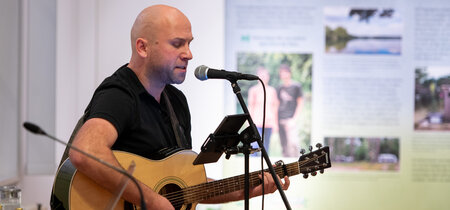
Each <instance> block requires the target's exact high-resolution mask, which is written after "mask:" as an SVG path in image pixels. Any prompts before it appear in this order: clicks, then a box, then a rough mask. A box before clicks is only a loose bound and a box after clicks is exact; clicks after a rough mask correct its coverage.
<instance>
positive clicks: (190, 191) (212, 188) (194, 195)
mask: <svg viewBox="0 0 450 210" xmlns="http://www.w3.org/2000/svg"><path fill="white" fill-rule="evenodd" d="M284 167H286V170H284V169H283V166H275V167H274V170H275V172H276V174H277V175H278V176H279V177H284V176H294V175H297V174H299V173H300V168H299V163H298V162H294V163H290V164H287V165H284ZM264 171H265V172H268V171H269V170H268V169H266V170H264ZM285 171H286V172H287V174H286V173H285ZM260 174H261V171H255V172H252V173H250V174H249V176H250V187H256V186H258V185H260V184H261V179H260V178H259V175H260ZM244 180H245V175H239V176H234V177H230V178H226V179H222V180H216V181H212V182H206V183H203V184H199V185H196V186H192V187H187V188H184V189H182V190H180V191H177V192H173V193H168V194H166V195H163V196H164V197H166V198H167V199H169V200H170V201H171V203H172V204H174V206H175V205H176V204H181V203H182V204H189V203H196V202H199V201H202V200H206V199H209V198H212V197H216V196H220V195H225V194H227V193H230V192H234V191H238V190H242V189H244V186H245V185H244Z"/></svg>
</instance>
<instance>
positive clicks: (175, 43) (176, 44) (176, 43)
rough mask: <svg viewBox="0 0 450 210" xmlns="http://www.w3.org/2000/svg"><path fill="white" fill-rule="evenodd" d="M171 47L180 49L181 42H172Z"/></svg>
mask: <svg viewBox="0 0 450 210" xmlns="http://www.w3.org/2000/svg"><path fill="white" fill-rule="evenodd" d="M172 45H173V46H174V47H175V48H180V47H181V46H182V45H183V44H182V43H181V42H173V43H172Z"/></svg>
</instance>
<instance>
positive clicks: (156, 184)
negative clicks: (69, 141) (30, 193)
mask: <svg viewBox="0 0 450 210" xmlns="http://www.w3.org/2000/svg"><path fill="white" fill-rule="evenodd" d="M114 155H115V156H116V158H117V160H118V161H119V163H120V164H121V165H122V167H124V168H128V166H129V165H130V163H131V161H134V162H135V164H136V168H135V170H134V173H133V176H134V177H135V178H136V179H137V180H139V181H140V182H142V183H144V184H145V185H147V186H149V187H150V188H151V189H153V190H154V191H155V192H158V193H160V194H165V193H168V192H173V191H177V190H180V189H183V188H186V187H189V186H193V185H197V184H201V183H204V182H206V181H207V178H206V173H205V168H204V166H203V165H193V164H192V162H193V161H194V159H195V158H196V157H197V154H196V153H195V152H193V151H190V150H182V151H180V152H177V153H175V154H173V155H170V156H168V157H166V158H164V159H162V160H150V159H147V158H143V157H141V156H137V155H134V154H132V153H128V152H122V151H114ZM128 184H134V183H133V182H132V181H129V182H128ZM53 192H54V195H55V197H56V198H57V199H58V200H60V201H61V202H62V203H63V205H64V209H71V210H78V209H83V210H85V209H86V210H90V209H92V210H94V209H95V210H96V209H104V208H105V207H106V205H108V203H109V202H110V200H111V199H113V194H112V193H110V192H109V191H107V190H105V189H104V188H102V187H101V186H99V185H98V184H96V183H95V182H94V181H93V180H91V179H90V178H88V177H87V176H85V175H84V174H82V173H79V172H77V170H76V169H75V167H73V165H72V163H70V160H69V159H67V160H66V161H65V162H64V164H63V165H62V166H61V167H60V169H59V170H58V173H57V176H56V179H55V183H54V186H53ZM124 203H125V202H124V200H123V199H121V200H120V201H119V202H118V204H117V205H116V207H115V209H116V210H119V209H124ZM196 205H197V203H193V204H188V205H182V206H175V207H176V209H195V206H196Z"/></svg>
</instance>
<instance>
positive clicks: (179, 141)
mask: <svg viewBox="0 0 450 210" xmlns="http://www.w3.org/2000/svg"><path fill="white" fill-rule="evenodd" d="M162 96H163V98H164V101H165V102H166V108H167V110H168V111H169V115H170V122H171V123H172V129H173V133H174V134H175V138H176V140H177V144H178V147H180V148H184V144H183V141H182V140H184V142H185V140H186V139H185V136H184V134H183V132H182V128H181V126H180V122H179V121H178V119H177V116H176V115H175V112H174V111H173V108H172V103H170V100H169V97H168V96H167V94H166V91H165V90H164V91H163V92H162ZM182 138H183V139H182Z"/></svg>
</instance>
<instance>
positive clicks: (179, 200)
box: [158, 184, 192, 209]
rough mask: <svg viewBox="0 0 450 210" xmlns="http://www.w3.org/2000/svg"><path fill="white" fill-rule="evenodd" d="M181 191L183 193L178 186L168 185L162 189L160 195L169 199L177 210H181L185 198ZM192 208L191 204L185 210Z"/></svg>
mask: <svg viewBox="0 0 450 210" xmlns="http://www.w3.org/2000/svg"><path fill="white" fill-rule="evenodd" d="M179 191H181V188H180V187H179V186H178V185H176V184H167V185H165V186H164V187H163V188H161V190H159V192H158V193H159V194H160V195H163V196H164V197H166V198H167V199H169V201H170V202H171V203H172V205H173V207H175V209H181V208H182V207H183V203H184V202H183V201H184V196H183V195H182V194H181V192H179ZM177 192H179V193H177ZM191 206H192V205H191V204H188V205H186V208H183V209H191Z"/></svg>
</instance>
